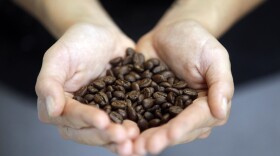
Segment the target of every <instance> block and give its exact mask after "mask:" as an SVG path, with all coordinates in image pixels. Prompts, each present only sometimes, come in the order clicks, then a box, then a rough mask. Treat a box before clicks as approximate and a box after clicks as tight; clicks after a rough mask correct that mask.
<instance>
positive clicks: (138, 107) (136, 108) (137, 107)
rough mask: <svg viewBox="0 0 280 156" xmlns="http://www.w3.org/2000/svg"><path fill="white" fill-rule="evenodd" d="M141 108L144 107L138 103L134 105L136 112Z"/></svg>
mask: <svg viewBox="0 0 280 156" xmlns="http://www.w3.org/2000/svg"><path fill="white" fill-rule="evenodd" d="M143 109H144V108H143V106H142V105H138V106H136V107H135V111H136V112H138V113H139V112H140V111H141V110H143Z"/></svg>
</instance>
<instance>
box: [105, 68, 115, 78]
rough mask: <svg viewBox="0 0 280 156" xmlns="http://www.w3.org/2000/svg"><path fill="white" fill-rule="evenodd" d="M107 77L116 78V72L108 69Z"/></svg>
mask: <svg viewBox="0 0 280 156" xmlns="http://www.w3.org/2000/svg"><path fill="white" fill-rule="evenodd" d="M106 76H113V77H114V72H113V71H112V70H111V69H108V70H107V71H106Z"/></svg>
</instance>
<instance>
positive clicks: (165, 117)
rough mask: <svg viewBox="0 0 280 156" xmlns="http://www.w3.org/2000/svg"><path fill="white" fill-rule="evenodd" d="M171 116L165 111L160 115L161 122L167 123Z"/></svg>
mask: <svg viewBox="0 0 280 156" xmlns="http://www.w3.org/2000/svg"><path fill="white" fill-rule="evenodd" d="M170 118H171V116H170V114H169V113H166V114H164V115H163V116H162V122H164V123H167V122H168V121H169V120H170Z"/></svg>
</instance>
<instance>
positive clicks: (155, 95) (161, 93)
mask: <svg viewBox="0 0 280 156" xmlns="http://www.w3.org/2000/svg"><path fill="white" fill-rule="evenodd" d="M153 97H154V98H155V99H157V98H164V99H165V98H166V97H167V94H166V93H163V92H155V93H154V94H153Z"/></svg>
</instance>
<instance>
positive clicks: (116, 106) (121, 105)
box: [111, 100, 127, 109]
mask: <svg viewBox="0 0 280 156" xmlns="http://www.w3.org/2000/svg"><path fill="white" fill-rule="evenodd" d="M111 105H112V107H113V108H114V109H125V108H126V106H127V103H126V101H122V100H116V101H114V102H112V103H111Z"/></svg>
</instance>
